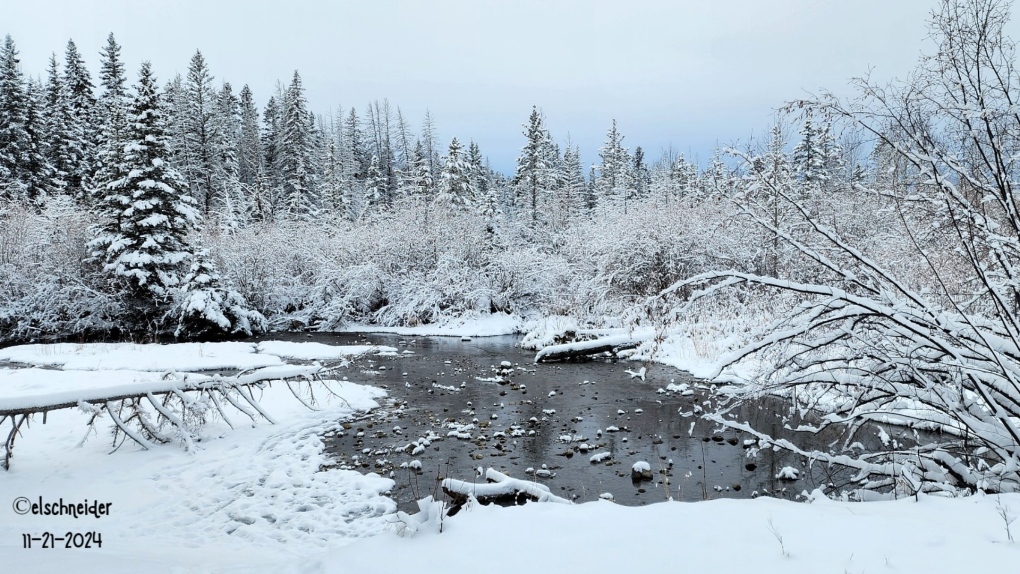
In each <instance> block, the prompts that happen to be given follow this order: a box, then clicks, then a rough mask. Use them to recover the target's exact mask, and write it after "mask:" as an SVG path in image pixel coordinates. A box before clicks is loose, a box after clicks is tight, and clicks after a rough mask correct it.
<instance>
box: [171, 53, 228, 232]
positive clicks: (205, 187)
mask: <svg viewBox="0 0 1020 574" xmlns="http://www.w3.org/2000/svg"><path fill="white" fill-rule="evenodd" d="M212 81H213V77H212V75H211V74H210V73H209V67H208V65H207V64H206V62H205V58H204V57H203V56H202V53H201V52H199V51H196V52H195V55H194V56H192V58H191V63H190V64H189V66H188V76H187V80H186V82H185V94H186V95H185V107H184V115H183V117H181V118H179V120H180V121H182V122H183V125H182V128H183V130H184V145H185V147H186V150H187V151H186V153H187V157H188V159H189V161H188V162H187V164H185V166H184V176H185V178H186V179H187V182H188V189H189V190H190V193H191V196H192V197H194V198H195V199H196V200H197V201H198V204H199V207H200V208H201V210H202V213H203V215H204V216H205V217H206V218H208V217H210V215H211V214H212V213H213V212H214V211H215V210H218V209H219V208H221V207H222V205H223V203H224V194H225V190H224V187H225V183H226V178H227V176H226V173H225V170H224V166H223V163H222V154H223V148H224V145H225V144H224V141H223V137H224V135H223V133H222V131H221V125H220V124H219V123H218V122H217V117H216V111H217V110H216V94H215V92H214V90H213V87H212Z"/></svg>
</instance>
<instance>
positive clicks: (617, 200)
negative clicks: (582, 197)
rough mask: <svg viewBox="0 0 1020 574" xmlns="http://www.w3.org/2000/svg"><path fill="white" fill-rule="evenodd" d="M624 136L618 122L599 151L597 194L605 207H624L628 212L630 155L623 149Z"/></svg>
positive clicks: (610, 130) (614, 123) (630, 171)
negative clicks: (617, 127)
mask: <svg viewBox="0 0 1020 574" xmlns="http://www.w3.org/2000/svg"><path fill="white" fill-rule="evenodd" d="M623 138H624V136H623V135H622V134H621V133H620V132H619V130H617V129H616V120H613V126H612V127H611V128H610V129H609V131H608V132H607V133H606V143H605V144H604V145H603V146H602V147H601V148H600V149H599V157H600V158H602V165H600V166H599V170H598V175H599V177H598V180H597V185H596V187H597V190H598V191H597V193H598V198H599V202H600V203H601V204H603V205H605V206H616V205H619V206H622V207H623V209H624V212H626V210H627V199H628V197H629V196H630V195H631V173H632V169H631V161H630V154H629V153H628V152H627V149H626V148H624V147H623Z"/></svg>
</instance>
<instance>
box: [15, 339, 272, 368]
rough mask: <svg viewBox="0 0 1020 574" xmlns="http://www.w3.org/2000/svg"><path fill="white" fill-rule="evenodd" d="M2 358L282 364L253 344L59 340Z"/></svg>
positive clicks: (54, 362)
mask: <svg viewBox="0 0 1020 574" xmlns="http://www.w3.org/2000/svg"><path fill="white" fill-rule="evenodd" d="M0 361H10V362H12V363H23V364H26V365H32V366H36V367H59V368H62V369H67V370H75V371H98V370H103V371H112V370H121V369H127V370H132V371H211V370H219V369H256V368H259V367H268V366H271V365H282V364H283V361H281V360H280V358H279V357H276V356H273V355H262V354H258V353H257V350H256V347H255V344H253V343H174V344H171V345H157V344H147V345H136V344H133V343H89V344H83V345H78V344H74V343H57V344H52V345H18V346H15V347H8V348H6V349H0Z"/></svg>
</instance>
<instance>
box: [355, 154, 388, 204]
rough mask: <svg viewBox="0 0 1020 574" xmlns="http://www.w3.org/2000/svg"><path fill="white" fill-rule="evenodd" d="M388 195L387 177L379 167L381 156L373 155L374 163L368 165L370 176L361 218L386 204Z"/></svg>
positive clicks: (367, 179)
mask: <svg viewBox="0 0 1020 574" xmlns="http://www.w3.org/2000/svg"><path fill="white" fill-rule="evenodd" d="M385 194H386V177H385V176H384V175H383V173H382V169H381V168H380V167H379V156H376V155H373V156H372V161H371V162H369V164H368V174H367V175H366V176H365V195H364V199H363V201H362V204H361V215H360V216H361V217H364V216H365V215H367V214H368V213H369V212H370V211H371V210H372V209H373V208H376V207H379V206H381V205H383V204H384V201H385Z"/></svg>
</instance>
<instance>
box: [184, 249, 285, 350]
mask: <svg viewBox="0 0 1020 574" xmlns="http://www.w3.org/2000/svg"><path fill="white" fill-rule="evenodd" d="M175 315H176V316H177V328H176V329H175V330H174V336H175V337H195V336H206V335H208V334H210V333H243V334H245V335H251V334H252V333H261V332H265V331H266V329H267V328H268V324H267V322H266V318H265V317H264V316H263V315H262V313H259V312H258V311H256V310H254V309H252V308H251V307H250V305H249V304H248V302H247V301H246V300H245V298H244V297H243V296H242V295H241V294H240V293H238V292H237V291H235V290H234V289H232V288H230V287H229V286H227V285H225V283H224V280H223V278H222V277H220V274H219V273H218V272H217V271H216V267H215V266H214V265H213V264H212V261H211V260H210V258H209V254H208V253H207V252H205V251H202V252H200V253H198V254H196V255H195V257H194V262H193V263H192V264H191V268H190V270H189V271H188V274H187V275H185V276H184V280H183V283H182V286H181V302H180V303H179V305H178V307H177V309H176V310H175Z"/></svg>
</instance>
